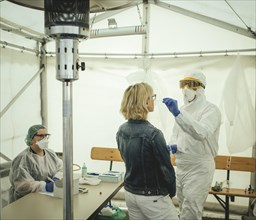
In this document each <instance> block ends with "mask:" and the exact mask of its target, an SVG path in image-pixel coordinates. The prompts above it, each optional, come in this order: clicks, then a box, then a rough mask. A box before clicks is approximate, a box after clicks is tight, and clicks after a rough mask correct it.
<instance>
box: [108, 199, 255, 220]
mask: <svg viewBox="0 0 256 220" xmlns="http://www.w3.org/2000/svg"><path fill="white" fill-rule="evenodd" d="M111 204H112V205H114V206H118V207H119V208H121V209H122V210H123V211H125V212H126V214H127V218H126V220H129V216H128V210H127V207H126V203H125V201H124V200H112V201H111ZM176 208H177V211H178V207H176ZM229 217H230V220H256V217H252V218H243V216H242V215H241V214H230V216H229ZM224 218H225V215H224V210H223V212H222V211H218V212H217V211H214V212H213V211H209V210H205V211H204V213H203V220H220V219H224Z"/></svg>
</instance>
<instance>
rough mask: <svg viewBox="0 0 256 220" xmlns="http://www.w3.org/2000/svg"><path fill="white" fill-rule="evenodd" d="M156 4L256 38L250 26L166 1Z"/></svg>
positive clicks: (155, 2) (156, 2)
mask: <svg viewBox="0 0 256 220" xmlns="http://www.w3.org/2000/svg"><path fill="white" fill-rule="evenodd" d="M151 1H152V0H151ZM154 4H155V5H157V6H159V7H162V8H165V9H168V10H171V11H174V12H177V13H179V14H182V15H185V16H189V17H191V18H195V19H198V20H200V21H202V22H206V23H209V24H212V25H215V26H217V27H220V28H224V29H226V30H229V31H233V32H235V33H237V34H241V35H244V36H246V37H250V38H253V39H256V33H255V32H254V31H252V30H251V29H250V28H248V29H245V28H241V27H239V26H236V25H232V24H229V23H227V22H223V21H220V20H218V19H215V18H210V17H207V16H205V15H201V14H198V13H195V12H192V11H189V10H186V9H183V8H180V7H177V6H174V5H170V4H168V3H164V2H160V1H156V0H154Z"/></svg>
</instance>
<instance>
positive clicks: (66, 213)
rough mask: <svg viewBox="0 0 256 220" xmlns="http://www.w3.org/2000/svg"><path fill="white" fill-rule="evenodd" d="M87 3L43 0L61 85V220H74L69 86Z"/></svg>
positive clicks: (76, 68)
mask: <svg viewBox="0 0 256 220" xmlns="http://www.w3.org/2000/svg"><path fill="white" fill-rule="evenodd" d="M89 2H90V0H44V9H45V33H46V34H47V35H48V36H50V37H51V38H54V39H55V41H56V78H57V79H58V80H60V81H62V84H63V94H62V96H63V162H64V166H63V173H64V175H63V184H64V190H63V207H64V209H63V219H73V118H72V82H73V81H74V80H78V78H79V76H78V71H79V69H81V70H84V69H85V65H84V63H81V64H79V59H78V45H79V39H86V38H87V37H88V36H89V14H90V4H89Z"/></svg>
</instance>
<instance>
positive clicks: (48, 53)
mask: <svg viewBox="0 0 256 220" xmlns="http://www.w3.org/2000/svg"><path fill="white" fill-rule="evenodd" d="M245 52H256V49H255V48H252V49H250V48H249V49H234V50H212V51H192V52H173V53H136V54H134V53H133V54H131V53H79V56H102V57H105V58H108V57H115V56H127V57H131V56H132V57H134V58H138V57H150V58H154V57H169V56H174V57H178V56H184V55H199V56H203V55H206V54H224V55H226V56H228V53H245ZM46 55H47V56H53V55H55V52H47V54H46Z"/></svg>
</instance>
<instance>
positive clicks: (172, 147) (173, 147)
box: [171, 144, 177, 154]
mask: <svg viewBox="0 0 256 220" xmlns="http://www.w3.org/2000/svg"><path fill="white" fill-rule="evenodd" d="M171 150H172V153H173V154H176V152H177V144H172V145H171Z"/></svg>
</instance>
